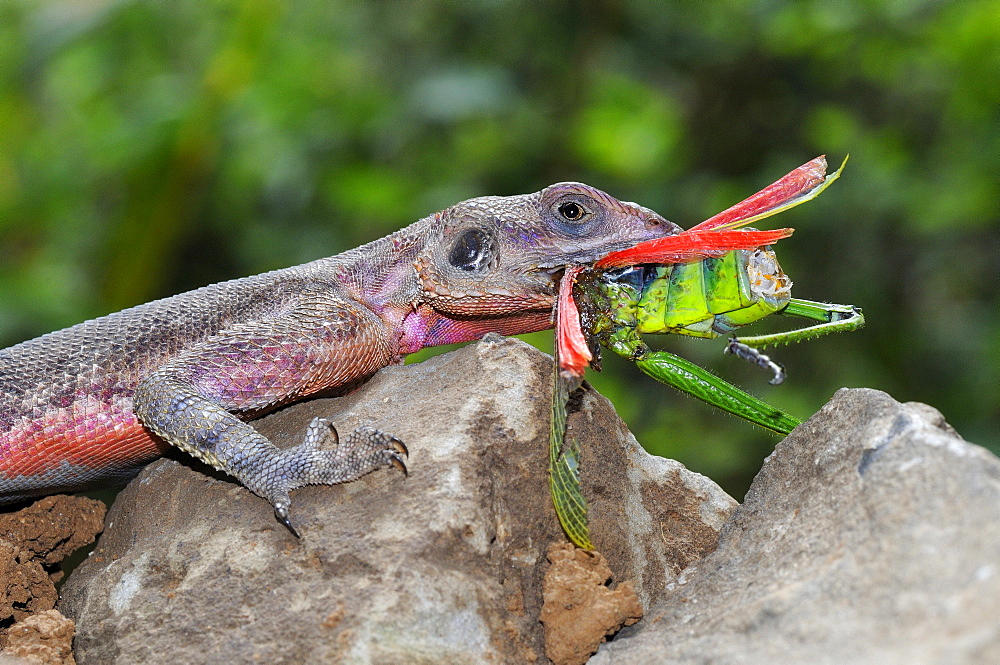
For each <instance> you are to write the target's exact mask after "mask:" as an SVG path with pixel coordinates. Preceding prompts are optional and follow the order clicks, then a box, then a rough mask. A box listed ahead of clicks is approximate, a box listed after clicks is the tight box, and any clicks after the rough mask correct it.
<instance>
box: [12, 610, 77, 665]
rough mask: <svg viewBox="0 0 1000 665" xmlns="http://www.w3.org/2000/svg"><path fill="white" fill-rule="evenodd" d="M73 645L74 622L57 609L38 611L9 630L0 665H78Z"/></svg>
mask: <svg viewBox="0 0 1000 665" xmlns="http://www.w3.org/2000/svg"><path fill="white" fill-rule="evenodd" d="M72 645H73V622H72V621H70V620H69V619H67V618H66V617H64V616H63V615H62V614H60V613H59V611H58V610H47V611H45V612H39V613H38V614H33V615H31V616H29V617H28V618H26V619H25V620H24V621H19V622H18V623H16V624H14V626H13V627H12V628H11V629H10V632H9V634H8V637H7V646H6V647H5V648H4V650H3V651H0V665H5V663H7V662H10V663H11V665H13V663H24V664H25V665H75V664H76V661H75V660H74V659H73V652H72ZM5 658H6V659H9V660H4V659H5Z"/></svg>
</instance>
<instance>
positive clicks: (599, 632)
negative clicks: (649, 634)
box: [539, 542, 642, 665]
mask: <svg viewBox="0 0 1000 665" xmlns="http://www.w3.org/2000/svg"><path fill="white" fill-rule="evenodd" d="M547 556H548V559H549V561H550V562H551V563H552V565H551V566H550V567H549V570H548V572H546V573H545V582H544V598H545V602H544V604H543V605H542V613H541V616H539V621H541V622H542V624H543V625H544V626H545V655H546V656H548V658H549V660H551V661H552V662H553V663H554V665H582V664H583V663H585V662H587V659H589V658H590V655H591V654H592V653H594V652H595V651H597V647H598V646H600V645H601V643H602V642H604V640H605V637H606V636H608V635H613V634H614V633H617V632H618V630H619V629H620V628H621V627H622V626H631V625H632V624H634V623H635V622H637V621H638V620H639V619H641V618H642V605H640V604H639V598H638V596H636V594H635V590H634V589H633V588H632V583H631V582H622V583H621V584H619V585H618V586H617V587H615V588H614V589H612V588H610V587H608V586H605V585H606V584H607V582H608V580H609V579H610V578H611V569H610V568H609V567H608V563H607V561H605V560H604V556H603V555H601V553H600V552H588V551H586V550H582V549H580V548H578V547H575V546H574V545H573V544H572V543H568V542H567V543H552V544H551V545H549V551H548V554H547Z"/></svg>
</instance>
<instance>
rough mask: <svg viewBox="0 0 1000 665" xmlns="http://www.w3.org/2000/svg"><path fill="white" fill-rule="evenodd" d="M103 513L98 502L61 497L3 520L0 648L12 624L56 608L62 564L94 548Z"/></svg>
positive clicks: (4, 516) (42, 501)
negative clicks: (76, 552)
mask: <svg viewBox="0 0 1000 665" xmlns="http://www.w3.org/2000/svg"><path fill="white" fill-rule="evenodd" d="M104 512H105V508H104V504H103V503H101V502H100V501H95V500H93V499H86V498H83V497H73V496H65V495H60V496H48V497H45V498H44V499H40V500H38V501H36V502H35V503H33V504H31V505H30V506H28V507H27V508H24V509H21V510H18V511H15V512H12V513H3V514H0V646H3V645H4V644H5V641H6V629H7V628H8V627H9V626H10V625H11V624H13V622H14V621H21V620H23V619H25V618H27V617H28V616H30V615H31V614H33V613H35V612H44V611H45V610H51V609H52V608H53V607H55V604H56V587H55V584H54V582H55V581H57V580H58V579H60V578H61V577H62V571H61V570H59V569H58V564H59V563H60V562H61V561H62V560H63V559H65V558H66V557H67V556H69V555H70V554H72V553H73V551H74V550H76V549H78V548H80V547H83V546H84V545H89V544H90V543H92V542H94V538H96V537H97V534H98V533H100V532H101V529H102V528H104Z"/></svg>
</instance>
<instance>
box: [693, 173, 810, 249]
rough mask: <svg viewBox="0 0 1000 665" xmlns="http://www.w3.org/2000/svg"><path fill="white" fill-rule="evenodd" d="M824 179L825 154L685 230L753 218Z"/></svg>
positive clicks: (712, 226)
mask: <svg viewBox="0 0 1000 665" xmlns="http://www.w3.org/2000/svg"><path fill="white" fill-rule="evenodd" d="M824 180H826V155H820V156H819V157H817V158H816V159H814V160H812V161H808V162H806V163H805V164H803V165H802V166H800V167H799V168H797V169H795V170H794V171H792V172H791V173H788V174H787V175H785V176H784V177H783V178H781V179H780V180H777V181H776V182H773V183H771V184H770V185H768V186H767V187H765V188H764V189H762V190H760V191H759V192H757V193H756V194H754V195H753V196H750V197H749V198H746V199H744V200H742V201H740V202H739V203H737V204H736V205H734V206H733V207H731V208H727V209H726V210H723V211H722V212H720V213H719V214H718V215H715V216H714V217H710V218H708V219H706V220H705V221H704V222H702V223H701V224H699V225H698V226H693V227H691V228H690V229H688V231H708V230H709V229H714V228H716V227H719V226H724V225H726V224H732V223H734V222H738V221H739V220H741V219H746V218H748V217H753V216H754V215H757V214H760V213H762V212H765V211H767V210H770V209H771V208H775V207H777V206H779V205H782V204H784V203H787V202H788V201H790V200H792V199H794V198H796V197H798V196H803V195H805V194H807V193H809V191H810V190H811V189H813V188H815V187H817V186H819V185H821V184H823V181H824Z"/></svg>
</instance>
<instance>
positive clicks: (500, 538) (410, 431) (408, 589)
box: [60, 336, 735, 665]
mask: <svg viewBox="0 0 1000 665" xmlns="http://www.w3.org/2000/svg"><path fill="white" fill-rule="evenodd" d="M550 373H551V359H549V358H548V357H547V356H545V355H543V354H541V353H539V352H538V351H535V350H534V349H532V348H531V347H529V346H527V345H525V344H523V343H521V342H518V341H514V340H505V339H502V338H499V337H496V336H489V337H487V338H485V339H484V340H483V341H482V342H480V343H478V344H475V345H471V346H467V347H465V348H463V349H460V350H459V351H456V352H454V353H450V354H447V355H444V356H439V357H437V358H433V359H431V360H428V361H426V362H423V363H419V364H416V365H411V366H406V367H391V368H386V369H385V370H383V371H381V372H379V373H378V375H377V376H376V377H375V378H373V379H372V380H371V381H370V382H368V383H367V384H366V385H365V386H363V387H362V388H361V390H359V391H358V392H356V393H353V394H351V395H349V396H346V397H342V398H337V399H332V400H315V401H312V402H309V403H306V404H302V405H298V406H296V407H292V408H289V409H287V410H285V411H282V412H280V413H277V414H274V415H272V416H270V417H269V418H267V419H264V420H263V421H260V422H258V423H257V425H258V426H259V428H260V430H261V431H262V432H264V433H265V434H266V435H268V436H270V437H271V438H272V440H274V441H275V442H276V443H278V444H279V445H292V444H295V443H297V442H298V441H299V440H300V439H301V436H302V433H303V432H304V430H305V427H306V425H307V423H308V422H309V421H310V420H311V419H312V418H313V417H314V416H316V415H325V416H328V417H330V418H331V419H332V420H333V421H334V422H335V423H336V424H337V426H338V428H340V429H341V430H342V431H349V430H350V429H352V428H354V427H356V426H358V425H372V426H377V427H379V428H381V429H384V430H386V431H389V432H392V433H394V434H395V435H397V436H399V437H400V438H401V439H402V440H404V441H405V442H406V444H407V446H409V449H410V458H409V461H408V465H409V469H410V476H409V478H404V477H403V476H402V475H401V474H399V473H398V472H395V471H392V470H386V471H382V472H377V473H374V474H370V475H369V476H366V477H365V478H362V479H361V480H359V481H356V482H353V483H349V484H346V485H342V486H337V487H309V488H303V489H301V490H298V491H297V492H295V493H294V494H293V497H292V498H293V505H292V519H293V520H294V521H295V523H296V525H297V527H298V529H299V531H300V532H301V533H302V535H303V537H302V539H301V541H299V540H296V539H295V538H294V537H292V536H291V535H290V534H289V533H288V531H287V530H285V529H284V527H282V526H280V525H279V524H278V523H277V522H276V521H275V519H274V516H273V513H272V510H271V508H270V506H269V505H268V504H267V503H266V502H264V501H263V500H261V499H258V498H256V497H254V496H253V495H251V494H250V493H249V492H248V491H247V490H245V489H243V488H242V487H240V486H239V485H236V484H235V483H233V482H231V481H230V480H228V479H226V478H224V477H222V476H219V475H212V474H210V473H205V472H202V471H201V470H194V469H192V468H191V467H189V466H187V465H181V464H178V463H176V462H173V461H162V462H158V463H156V464H154V465H152V466H151V467H149V468H148V469H147V470H146V471H145V472H144V473H143V474H142V475H141V476H140V477H139V478H137V479H136V480H135V481H133V483H132V484H131V485H130V486H129V487H128V488H127V489H126V490H125V491H124V492H123V493H122V494H121V495H120V496H119V498H118V500H117V501H116V502H115V504H114V506H113V507H112V509H111V511H110V512H109V515H108V527H107V530H106V532H105V534H104V536H102V538H101V541H100V543H99V545H98V548H97V549H96V550H95V552H94V554H93V555H92V556H91V557H90V558H89V559H88V560H87V561H86V562H84V564H82V565H81V566H80V567H79V568H78V569H77V571H75V572H74V573H73V574H72V575H71V576H70V577H69V579H68V580H67V582H66V585H65V586H64V588H63V600H62V601H61V605H60V608H61V609H62V610H63V611H64V613H66V614H67V615H69V616H71V617H72V618H74V619H75V620H76V623H77V640H76V643H75V644H76V655H77V660H78V662H80V663H81V664H82V665H87V664H88V663H101V664H102V665H107V664H110V663H128V664H132V663H144V664H147V665H152V664H155V663H179V662H183V663H226V664H228V663H234V662H239V663H250V662H267V663H274V664H278V663H321V662H322V663H327V662H329V663H333V662H345V663H394V664H395V663H399V664H404V665H405V664H406V663H434V664H446V663H478V662H492V663H530V662H542V661H544V655H543V637H542V628H541V624H540V623H539V622H538V617H539V613H540V611H541V603H542V578H543V575H544V573H545V570H546V568H547V564H546V562H545V554H546V549H547V547H548V545H549V543H551V542H554V541H562V540H563V536H562V533H561V531H560V528H559V525H558V522H557V520H556V517H555V513H554V510H553V508H552V505H551V500H550V498H549V495H548V479H547V455H548V452H547V450H548V448H547V446H548V441H547V439H548V417H549V408H550V405H549V390H550V385H551V374H550ZM570 426H571V427H572V428H573V433H574V435H575V436H576V437H577V438H578V440H579V441H580V445H581V448H582V465H583V469H584V473H583V491H584V494H585V495H586V496H588V497H589V498H590V515H591V531H592V533H591V535H592V540H593V542H594V544H595V545H596V547H597V548H598V549H599V550H600V551H601V552H603V554H604V556H605V557H606V558H607V560H608V563H609V565H610V567H611V570H612V571H613V573H614V580H615V581H616V582H620V581H625V580H631V581H632V583H633V584H634V588H635V590H636V592H637V594H638V596H639V598H640V599H641V600H642V601H643V603H644V604H647V606H648V602H649V601H650V600H651V599H653V598H656V597H657V596H658V595H660V594H661V593H662V592H663V590H664V587H665V585H666V584H667V583H669V582H670V581H671V580H672V579H674V577H675V576H676V574H677V573H678V572H679V571H680V570H681V569H683V568H684V567H686V566H687V565H688V564H690V563H691V562H692V561H695V560H697V559H699V558H700V557H702V556H703V555H704V554H705V553H707V552H710V551H711V550H712V549H714V547H715V544H716V541H717V539H718V530H719V529H720V528H721V526H722V524H723V523H724V521H725V519H726V517H727V516H728V514H729V513H730V512H731V511H732V510H733V509H734V508H735V502H734V501H733V500H732V499H730V498H729V497H728V496H726V495H725V494H724V493H723V492H722V491H721V490H720V489H719V488H718V487H717V486H716V485H715V484H714V483H712V482H711V481H708V480H707V479H706V478H704V477H702V476H699V475H698V474H694V473H691V472H689V471H687V470H686V469H684V468H683V467H682V466H681V465H680V464H678V463H676V462H671V461H668V460H664V459H660V458H655V457H651V456H649V455H648V454H646V453H645V452H643V451H642V449H641V448H640V447H639V446H638V444H637V443H636V442H635V439H634V438H633V437H632V435H631V434H629V433H628V431H627V429H626V428H625V426H624V424H623V423H622V422H621V421H620V420H619V419H618V417H617V415H616V414H615V413H614V410H613V408H612V407H611V405H610V404H609V403H608V402H607V400H605V399H604V398H603V397H601V396H599V395H597V394H596V393H594V392H593V391H588V392H586V393H585V395H584V397H583V399H582V400H581V402H580V407H579V410H578V411H577V412H576V413H573V414H572V415H571V416H570Z"/></svg>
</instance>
